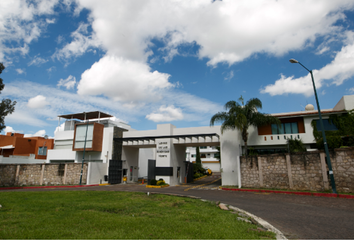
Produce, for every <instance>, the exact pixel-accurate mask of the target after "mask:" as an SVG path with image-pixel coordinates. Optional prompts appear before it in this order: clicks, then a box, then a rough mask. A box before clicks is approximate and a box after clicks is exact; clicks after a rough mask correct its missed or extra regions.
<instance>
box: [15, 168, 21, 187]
mask: <svg viewBox="0 0 354 240" xmlns="http://www.w3.org/2000/svg"><path fill="white" fill-rule="evenodd" d="M19 175H20V165H17V166H16V176H15V185H18V184H19V178H20V176H19Z"/></svg>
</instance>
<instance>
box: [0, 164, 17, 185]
mask: <svg viewBox="0 0 354 240" xmlns="http://www.w3.org/2000/svg"><path fill="white" fill-rule="evenodd" d="M15 176H16V165H9V164H0V186H13V185H14V184H15V180H16V178H15Z"/></svg>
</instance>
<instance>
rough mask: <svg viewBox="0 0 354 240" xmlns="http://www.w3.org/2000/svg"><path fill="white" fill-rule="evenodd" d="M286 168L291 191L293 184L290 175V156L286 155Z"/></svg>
mask: <svg viewBox="0 0 354 240" xmlns="http://www.w3.org/2000/svg"><path fill="white" fill-rule="evenodd" d="M286 166H287V168H288V177H289V187H290V189H293V188H294V183H293V174H292V173H291V162H290V154H286Z"/></svg>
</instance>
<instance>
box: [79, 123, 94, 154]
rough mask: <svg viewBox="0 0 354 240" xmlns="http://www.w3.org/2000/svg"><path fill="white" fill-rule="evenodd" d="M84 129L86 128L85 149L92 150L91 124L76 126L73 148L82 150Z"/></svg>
mask: <svg viewBox="0 0 354 240" xmlns="http://www.w3.org/2000/svg"><path fill="white" fill-rule="evenodd" d="M86 128H87V137H86V148H92V138H93V124H89V125H86V124H85V125H77V126H76V135H75V148H84V145H85V136H86Z"/></svg>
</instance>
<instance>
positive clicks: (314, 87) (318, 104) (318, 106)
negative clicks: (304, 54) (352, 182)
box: [289, 58, 337, 193]
mask: <svg viewBox="0 0 354 240" xmlns="http://www.w3.org/2000/svg"><path fill="white" fill-rule="evenodd" d="M289 61H290V62H291V63H298V64H300V65H301V66H302V67H303V68H305V69H306V70H307V71H308V72H310V74H311V79H312V85H313V91H314V92H315V97H316V104H317V110H318V116H319V117H320V125H321V130H322V137H323V144H324V149H325V152H326V157H327V164H328V170H329V177H330V179H331V183H332V190H333V193H337V190H336V184H335V182H334V177H333V170H332V164H331V159H330V157H329V151H328V146H327V139H326V133H325V130H324V127H323V121H322V115H321V109H320V103H319V102H318V97H317V92H316V86H315V81H314V79H313V74H312V70H308V69H307V68H306V67H305V66H304V65H302V64H301V63H300V62H299V61H297V60H295V59H293V58H292V59H290V60H289Z"/></svg>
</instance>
